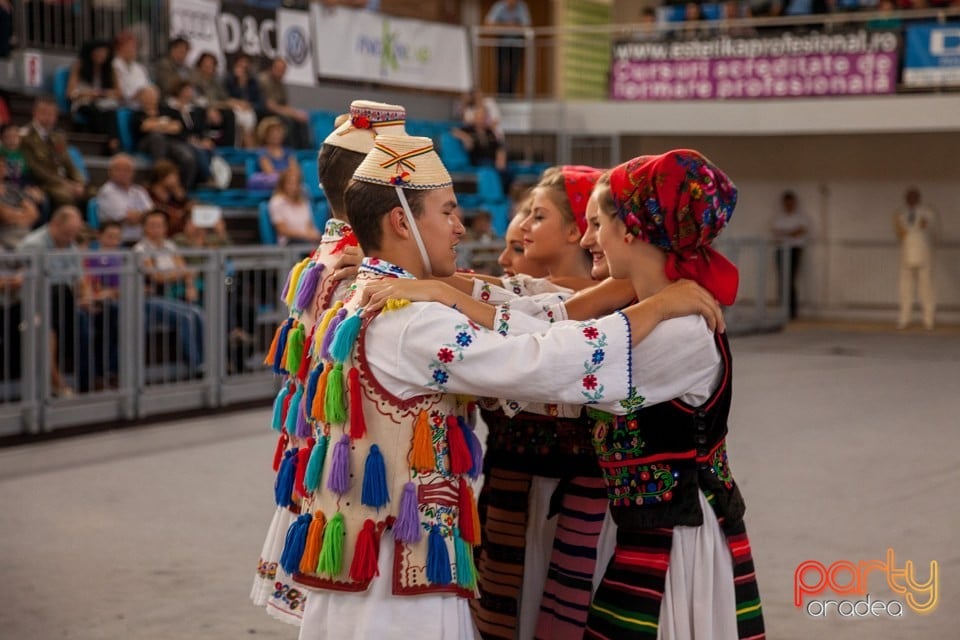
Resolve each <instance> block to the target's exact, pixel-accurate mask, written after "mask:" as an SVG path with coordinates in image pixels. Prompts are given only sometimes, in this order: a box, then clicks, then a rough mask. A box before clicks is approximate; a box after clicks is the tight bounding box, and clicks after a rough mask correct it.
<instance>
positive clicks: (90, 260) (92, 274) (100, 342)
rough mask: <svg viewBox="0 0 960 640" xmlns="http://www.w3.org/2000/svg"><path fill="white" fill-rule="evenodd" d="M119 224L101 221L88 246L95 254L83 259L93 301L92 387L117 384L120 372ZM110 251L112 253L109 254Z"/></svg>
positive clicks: (120, 258)
mask: <svg viewBox="0 0 960 640" xmlns="http://www.w3.org/2000/svg"><path fill="white" fill-rule="evenodd" d="M121 233H122V229H121V225H120V223H119V222H116V221H114V220H106V221H104V222H102V223H101V224H100V229H99V230H98V232H97V240H96V242H94V243H93V244H92V245H91V246H90V248H91V249H92V250H96V251H97V254H96V255H92V256H88V257H87V258H86V259H85V260H84V261H83V268H84V272H85V273H86V278H87V285H88V287H89V289H90V298H91V300H92V301H93V303H94V304H93V308H92V314H91V315H92V317H91V319H90V325H91V326H90V333H91V334H92V335H91V340H92V342H93V358H92V360H93V374H94V376H95V380H94V384H93V386H94V388H103V387H116V386H117V375H118V374H119V371H120V349H119V336H120V331H119V329H120V309H119V304H118V302H119V300H120V283H121V279H120V274H121V271H122V269H123V257H122V256H119V255H116V253H117V252H119V251H122V250H123V247H122V246H121V244H120V243H121V237H122V236H121ZM108 252H111V253H112V254H113V255H110V253H108Z"/></svg>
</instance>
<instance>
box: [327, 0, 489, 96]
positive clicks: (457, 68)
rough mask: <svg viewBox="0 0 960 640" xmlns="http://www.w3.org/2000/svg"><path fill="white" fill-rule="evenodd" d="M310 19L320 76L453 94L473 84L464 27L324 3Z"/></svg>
mask: <svg viewBox="0 0 960 640" xmlns="http://www.w3.org/2000/svg"><path fill="white" fill-rule="evenodd" d="M310 14H311V20H312V21H313V26H314V29H313V34H314V40H315V42H314V51H315V53H316V70H317V74H318V75H320V76H325V77H329V78H344V79H348V80H361V81H368V82H382V83H385V84H393V85H400V86H407V87H421V88H424V89H440V90H447V91H466V90H467V89H469V88H470V87H471V86H472V85H473V79H472V73H471V67H470V55H469V54H470V52H469V47H468V43H467V31H466V29H465V28H464V27H454V26H450V25H444V24H439V23H435V22H424V21H422V20H408V19H401V18H390V17H389V16H384V15H381V14H377V13H372V12H369V11H363V10H358V9H345V8H342V7H337V8H333V9H331V8H328V7H323V6H321V5H320V4H319V3H312V4H311V5H310Z"/></svg>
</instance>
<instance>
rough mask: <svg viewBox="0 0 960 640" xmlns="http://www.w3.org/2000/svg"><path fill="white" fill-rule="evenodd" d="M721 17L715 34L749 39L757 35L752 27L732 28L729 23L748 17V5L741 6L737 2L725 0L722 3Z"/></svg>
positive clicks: (735, 0)
mask: <svg viewBox="0 0 960 640" xmlns="http://www.w3.org/2000/svg"><path fill="white" fill-rule="evenodd" d="M722 8H723V17H722V18H721V19H720V26H719V27H718V28H717V32H718V33H721V34H723V35H726V36H730V37H731V38H749V37H752V36H755V35H757V30H756V29H754V28H753V27H744V26H732V25H731V24H730V22H732V21H733V20H740V19H741V18H749V17H750V5H741V4H740V3H739V2H737V0H727V1H726V2H724V3H723V7H722Z"/></svg>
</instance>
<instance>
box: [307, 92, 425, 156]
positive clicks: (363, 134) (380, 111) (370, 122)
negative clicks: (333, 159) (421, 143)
mask: <svg viewBox="0 0 960 640" xmlns="http://www.w3.org/2000/svg"><path fill="white" fill-rule="evenodd" d="M349 115H350V117H349V118H347V119H346V120H345V121H344V122H343V124H341V125H340V126H339V127H337V128H336V129H334V131H333V133H331V134H330V135H328V136H327V138H326V139H325V140H324V141H323V143H324V144H329V145H333V146H334V147H342V148H344V149H349V150H350V151H356V152H358V153H370V150H371V149H373V139H374V137H376V136H378V135H384V134H386V135H393V136H402V135H406V131H405V130H404V128H403V124H404V122H405V121H406V118H407V111H406V109H404V108H403V107H401V106H400V105H396V104H384V103H383V102H371V101H369V100H354V101H353V102H351V103H350V114H349Z"/></svg>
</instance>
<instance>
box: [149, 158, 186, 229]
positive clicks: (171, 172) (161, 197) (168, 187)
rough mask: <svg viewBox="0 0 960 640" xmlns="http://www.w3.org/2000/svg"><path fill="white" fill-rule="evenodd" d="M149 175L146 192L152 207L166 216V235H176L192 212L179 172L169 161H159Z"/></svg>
mask: <svg viewBox="0 0 960 640" xmlns="http://www.w3.org/2000/svg"><path fill="white" fill-rule="evenodd" d="M151 174H152V175H151V178H150V187H149V189H148V191H149V192H150V197H151V198H152V199H153V206H154V208H155V209H156V210H157V211H162V212H163V213H165V214H166V216H167V229H168V231H167V232H168V234H170V235H175V234H178V233H180V232H182V231H183V229H184V226H185V225H186V223H187V219H188V218H189V217H190V214H191V212H192V211H193V201H192V200H190V198H189V197H188V196H187V190H186V189H184V188H183V183H182V182H180V171H179V170H178V169H177V165H175V164H174V163H172V162H170V161H169V160H159V161H157V163H156V164H154V165H153V168H152V170H151Z"/></svg>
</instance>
